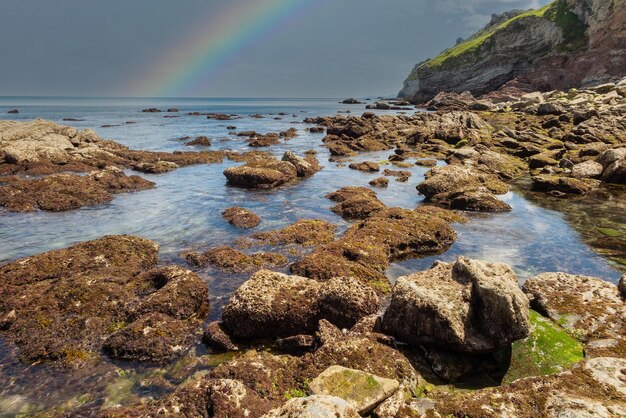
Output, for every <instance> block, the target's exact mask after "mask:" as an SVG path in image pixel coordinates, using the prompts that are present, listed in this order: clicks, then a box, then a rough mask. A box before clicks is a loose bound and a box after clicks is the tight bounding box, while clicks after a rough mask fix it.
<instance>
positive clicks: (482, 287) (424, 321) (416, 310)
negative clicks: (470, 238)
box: [382, 257, 530, 353]
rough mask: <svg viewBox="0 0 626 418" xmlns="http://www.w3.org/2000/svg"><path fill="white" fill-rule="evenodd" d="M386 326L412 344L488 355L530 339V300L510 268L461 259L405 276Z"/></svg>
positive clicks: (396, 288)
mask: <svg viewBox="0 0 626 418" xmlns="http://www.w3.org/2000/svg"><path fill="white" fill-rule="evenodd" d="M382 327H383V330H384V331H385V332H386V333H388V334H390V335H393V336H394V337H396V338H398V339H399V340H401V341H404V342H407V343H409V344H412V345H421V344H424V345H429V346H434V347H441V348H446V349H452V350H456V351H460V352H468V353H480V352H489V351H493V350H495V349H498V348H500V347H505V346H507V345H509V344H511V343H512V342H513V341H516V340H519V339H522V338H525V337H527V336H528V333H529V331H530V323H529V318H528V300H527V299H526V297H525V295H524V293H522V291H521V290H520V289H519V287H518V284H517V277H516V275H515V273H514V272H513V270H512V269H511V268H510V267H509V266H507V265H505V264H501V263H487V262H484V261H477V260H470V259H467V258H463V257H461V258H459V259H458V260H457V261H456V263H454V264H448V263H441V262H438V263H436V264H435V265H434V266H433V268H431V269H430V270H426V271H422V272H419V273H415V274H412V275H410V276H405V277H400V278H399V279H398V280H397V282H396V284H395V286H394V288H393V293H392V297H391V304H390V305H389V308H388V309H387V311H386V312H385V314H384V316H383V320H382Z"/></svg>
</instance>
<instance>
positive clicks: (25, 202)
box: [0, 167, 155, 212]
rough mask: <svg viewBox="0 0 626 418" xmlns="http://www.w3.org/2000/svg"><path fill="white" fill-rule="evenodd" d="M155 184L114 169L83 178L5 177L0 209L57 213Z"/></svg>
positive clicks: (148, 187)
mask: <svg viewBox="0 0 626 418" xmlns="http://www.w3.org/2000/svg"><path fill="white" fill-rule="evenodd" d="M154 186H155V184H154V183H153V182H151V181H148V180H145V179H143V178H141V177H139V176H127V175H125V174H124V173H123V172H122V171H121V170H119V169H117V168H113V167H112V168H109V169H106V170H102V171H94V172H92V173H90V174H88V175H86V176H80V175H76V174H54V175H51V176H47V177H45V178H42V179H24V178H20V177H17V176H12V177H7V178H4V179H3V180H2V182H1V183H0V206H2V207H4V208H6V209H7V210H9V211H11V212H30V211H34V210H37V209H41V210H46V211H52V212H60V211H65V210H70V209H77V208H80V207H83V206H93V205H99V204H102V203H105V202H109V201H111V200H113V197H114V195H115V194H118V193H127V192H134V191H139V190H146V189H151V188H153V187H154Z"/></svg>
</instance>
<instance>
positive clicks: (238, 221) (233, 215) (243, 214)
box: [222, 206, 261, 229]
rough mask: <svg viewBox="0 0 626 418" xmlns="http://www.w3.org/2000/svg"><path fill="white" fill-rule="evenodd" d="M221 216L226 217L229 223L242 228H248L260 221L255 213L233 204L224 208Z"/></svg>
mask: <svg viewBox="0 0 626 418" xmlns="http://www.w3.org/2000/svg"><path fill="white" fill-rule="evenodd" d="M222 217H224V219H226V222H228V223H229V224H231V225H233V226H235V227H237V228H242V229H249V228H254V227H255V226H258V225H259V224H260V223H261V218H260V217H259V215H257V214H256V213H254V212H252V211H250V210H248V209H245V208H240V207H238V206H234V207H231V208H228V209H226V210H225V211H224V212H222Z"/></svg>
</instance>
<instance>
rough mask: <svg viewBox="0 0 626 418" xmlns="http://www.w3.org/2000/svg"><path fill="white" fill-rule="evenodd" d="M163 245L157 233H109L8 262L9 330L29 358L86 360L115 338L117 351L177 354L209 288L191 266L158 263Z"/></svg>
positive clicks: (4, 286) (1, 308)
mask: <svg viewBox="0 0 626 418" xmlns="http://www.w3.org/2000/svg"><path fill="white" fill-rule="evenodd" d="M157 253H158V246H157V244H156V243H154V242H152V241H148V240H145V239H141V238H136V237H132V236H109V237H104V238H101V239H98V240H94V241H88V242H84V243H81V244H77V245H74V246H71V247H68V248H65V249H62V250H56V251H50V252H47V253H43V254H39V255H35V256H32V257H27V258H24V259H20V260H17V261H15V262H12V263H9V264H5V265H4V266H2V267H0V276H2V278H3V280H2V283H0V290H1V292H2V294H3V295H4V296H5V297H4V298H3V299H2V301H1V302H0V318H2V321H1V322H2V330H1V332H2V333H3V335H4V336H5V337H6V338H7V339H8V340H9V341H11V342H14V343H15V344H16V345H17V347H18V348H19V351H20V356H21V359H23V360H24V361H28V362H38V361H50V362H58V363H62V364H66V365H70V366H79V365H81V364H84V363H85V362H88V361H92V360H94V359H97V358H98V356H99V353H100V350H101V348H102V347H103V343H104V342H105V340H107V339H108V340H107V343H106V344H107V345H108V346H109V348H110V350H109V353H110V355H112V356H114V357H120V358H125V359H134V360H153V361H159V362H161V361H167V360H170V359H171V358H173V357H175V356H176V355H179V354H181V353H183V352H184V351H185V350H186V349H188V348H189V346H190V345H191V343H192V342H193V340H194V335H195V334H196V333H197V332H199V331H200V326H201V324H202V321H203V320H204V318H205V317H206V313H207V311H208V306H209V300H208V288H207V285H206V283H205V282H204V281H203V280H202V279H201V278H199V277H198V276H196V275H195V274H194V273H192V272H190V271H188V270H185V269H181V268H179V267H174V266H172V267H162V268H157V269H155V267H156V264H157ZM24 329H28V330H29V332H28V334H24V333H23V330H24ZM138 329H142V330H145V329H150V330H154V332H152V331H150V332H146V333H145V334H144V333H143V331H142V332H140V333H135V332H133V330H138ZM159 329H162V330H163V331H164V332H165V333H161V332H160V331H158V330H159ZM161 336H162V337H163V338H160V337H161ZM109 343H110V344H109Z"/></svg>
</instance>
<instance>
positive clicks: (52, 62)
mask: <svg viewBox="0 0 626 418" xmlns="http://www.w3.org/2000/svg"><path fill="white" fill-rule="evenodd" d="M232 1H237V2H239V3H241V4H242V5H243V6H242V7H244V6H245V5H246V4H249V5H252V4H253V3H254V2H255V1H256V0H232ZM545 1H546V0H502V1H497V0H470V1H468V0H436V1H435V0H385V1H380V0H332V1H326V2H321V4H322V5H320V6H319V7H316V8H314V9H313V11H312V12H310V13H309V14H308V15H306V16H303V17H301V18H299V19H297V20H296V21H293V22H291V23H289V22H287V24H285V25H282V28H281V29H280V30H277V31H274V33H273V34H272V36H269V37H264V38H260V39H257V40H255V42H254V43H253V44H251V45H249V46H248V47H246V48H244V49H242V50H240V51H238V52H237V53H236V54H234V57H233V59H232V60H230V61H229V63H228V65H225V66H224V67H223V68H222V71H220V72H219V73H218V74H215V75H211V76H207V77H206V79H204V80H203V81H202V83H201V85H198V86H197V88H196V89H194V90H193V91H192V93H193V95H196V96H240V97H241V96H257V97H258V96H265V97H270V96H271V97H339V96H364V95H382V94H392V93H394V92H397V91H398V89H399V87H400V86H401V83H402V80H403V79H404V77H405V76H406V75H407V74H408V73H409V71H410V70H411V68H412V67H413V65H414V64H415V63H417V62H419V61H421V60H423V59H425V58H428V57H432V56H434V55H436V54H438V53H439V52H440V51H441V50H443V49H445V48H447V47H449V46H451V45H453V44H454V41H455V40H456V38H457V37H459V36H463V37H465V36H467V35H469V34H471V33H472V31H474V30H475V29H477V28H478V27H480V26H482V25H483V24H484V23H485V22H486V21H488V19H489V16H490V15H491V13H493V12H503V11H506V10H509V9H512V8H529V7H533V6H538V5H540V3H545ZM224 4H225V3H223V1H222V0H181V1H177V2H165V1H163V2H155V1H154V0H132V1H128V0H108V1H106V2H99V1H85V0H55V1H50V0H20V1H5V2H3V5H2V13H1V14H0V39H2V43H1V44H0V59H1V60H2V64H1V65H0V95H110V94H115V95H123V94H124V93H125V91H124V88H123V86H126V85H128V84H129V83H132V82H133V80H138V79H140V78H142V77H146V78H150V77H154V74H155V71H157V70H168V69H169V66H175V65H177V64H179V63H176V62H165V63H163V64H161V65H163V66H165V67H164V68H160V69H157V68H154V65H155V64H153V63H158V62H160V61H159V57H160V56H162V55H163V52H164V50H166V49H167V48H169V47H170V46H171V45H176V44H177V43H180V42H182V40H184V39H185V38H186V37H188V36H189V33H190V32H191V31H192V30H194V28H196V27H197V26H198V25H209V26H210V25H217V24H219V22H216V21H214V19H215V16H216V14H214V13H212V12H213V11H214V10H215V9H216V8H217V7H220V5H224ZM205 16H206V17H205ZM182 47H184V46H182ZM176 93H177V94H184V93H186V92H176Z"/></svg>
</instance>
